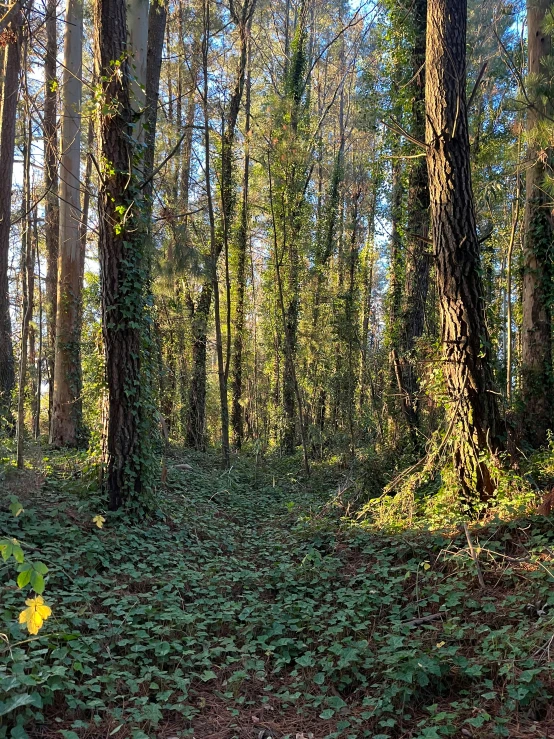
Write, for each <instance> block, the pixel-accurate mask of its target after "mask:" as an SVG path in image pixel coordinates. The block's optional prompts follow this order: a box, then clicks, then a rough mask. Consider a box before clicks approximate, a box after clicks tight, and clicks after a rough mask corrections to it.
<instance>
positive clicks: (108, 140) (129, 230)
mask: <svg viewBox="0 0 554 739" xmlns="http://www.w3.org/2000/svg"><path fill="white" fill-rule="evenodd" d="M126 49H127V25H126V6H125V0H97V1H96V4H95V67H96V76H97V79H99V80H101V85H102V95H103V100H104V101H105V103H106V105H107V106H108V107H109V109H108V110H106V111H102V113H101V115H100V120H99V127H98V129H99V130H98V139H99V145H100V152H101V157H102V159H101V161H103V162H106V163H107V165H105V166H104V168H103V172H102V177H101V183H100V189H99V194H98V203H99V218H98V221H99V239H98V251H99V258H100V274H101V293H102V316H103V321H102V332H103V337H104V349H105V358H106V380H107V388H108V421H107V438H106V477H105V485H106V488H107V492H108V496H109V505H110V508H111V509H112V510H115V509H117V508H119V507H120V506H121V505H122V504H123V502H124V501H126V500H128V499H134V501H135V504H138V505H140V504H141V503H142V502H143V501H142V497H141V494H142V492H143V491H144V488H145V487H146V486H147V480H146V479H145V476H146V475H147V474H148V472H149V469H148V464H149V462H150V460H149V459H148V453H147V451H146V450H147V448H148V443H149V439H148V438H146V436H147V433H148V431H147V419H146V418H145V414H146V413H149V412H150V409H148V408H145V404H144V396H143V394H142V388H141V385H142V381H143V378H142V373H141V369H142V363H141V358H142V325H141V316H142V313H143V310H144V292H145V281H146V280H145V274H144V258H143V252H144V228H143V217H142V216H143V214H142V212H141V210H142V207H143V203H142V201H141V199H140V194H141V193H140V190H139V188H138V187H137V184H136V176H135V175H134V154H135V151H134V148H135V147H134V143H133V118H134V115H133V110H132V108H131V99H130V69H129V63H128V61H127V59H126ZM114 64H115V67H114ZM123 214H124V215H123Z"/></svg>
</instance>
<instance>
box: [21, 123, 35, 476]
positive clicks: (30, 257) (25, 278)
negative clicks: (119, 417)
mask: <svg viewBox="0 0 554 739" xmlns="http://www.w3.org/2000/svg"><path fill="white" fill-rule="evenodd" d="M27 115H29V112H28V111H27ZM32 135H33V129H32V122H31V121H30V119H29V124H28V130H27V132H26V141H25V144H24V147H23V169H24V174H23V201H22V211H23V219H22V231H23V233H22V238H21V282H22V293H23V301H22V305H21V347H20V357H19V382H18V396H17V468H18V469H20V470H22V469H23V467H24V465H25V459H24V456H23V443H24V441H25V389H26V384H27V357H28V344H29V327H30V325H31V320H32V317H33V293H34V285H35V279H34V276H35V265H34V253H33V237H32V231H31V213H30V204H31V143H32Z"/></svg>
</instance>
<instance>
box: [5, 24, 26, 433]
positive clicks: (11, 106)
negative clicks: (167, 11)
mask: <svg viewBox="0 0 554 739" xmlns="http://www.w3.org/2000/svg"><path fill="white" fill-rule="evenodd" d="M22 25H23V17H22V15H21V13H19V12H18V13H17V14H16V16H15V17H14V18H13V20H12V23H11V27H10V28H11V30H12V32H13V34H11V38H10V42H9V43H8V44H7V45H6V47H5V50H4V89H3V94H2V116H1V124H2V126H1V128H0V424H2V425H3V424H4V423H6V422H7V423H8V425H9V426H11V425H12V416H11V410H10V405H11V394H12V390H13V388H14V384H15V366H14V357H13V346H12V328H11V318H10V296H9V288H8V255H9V248H10V219H11V204H12V174H13V162H14V146H15V119H16V111H17V98H18V93H19V72H20V69H21V46H22V38H23V31H22Z"/></svg>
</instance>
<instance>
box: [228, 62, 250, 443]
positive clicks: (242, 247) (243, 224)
mask: <svg viewBox="0 0 554 739" xmlns="http://www.w3.org/2000/svg"><path fill="white" fill-rule="evenodd" d="M245 117H246V121H245V129H244V175H243V180H242V206H241V214H240V227H239V233H238V237H237V274H236V285H237V287H236V308H235V336H234V340H235V342H234V352H233V383H232V384H233V405H232V411H231V425H232V427H233V442H234V444H235V447H236V448H237V449H240V448H241V446H242V441H243V436H244V414H243V408H242V363H243V348H244V332H245V293H246V255H247V249H248V219H249V212H248V187H249V178H250V135H251V132H250V69H248V75H247V79H246V104H245Z"/></svg>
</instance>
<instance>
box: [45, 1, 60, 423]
mask: <svg viewBox="0 0 554 739" xmlns="http://www.w3.org/2000/svg"><path fill="white" fill-rule="evenodd" d="M56 13H57V0H48V4H47V7H46V20H45V25H46V55H45V59H44V85H45V89H44V119H43V121H44V122H43V141H44V187H45V190H46V198H45V203H44V238H45V241H46V290H45V296H44V297H45V301H44V302H45V308H46V324H47V329H48V341H47V347H48V350H47V362H48V429H50V425H51V420H52V400H53V397H54V374H55V367H54V363H55V349H56V305H57V297H58V251H59V238H60V222H59V218H60V209H59V200H58V133H57V124H56V101H57V98H58V91H57V79H56V58H57V54H58V42H57V33H56V30H57V29H56Z"/></svg>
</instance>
